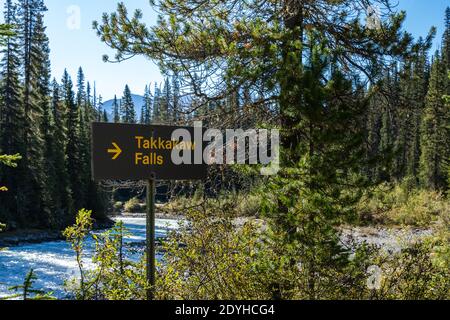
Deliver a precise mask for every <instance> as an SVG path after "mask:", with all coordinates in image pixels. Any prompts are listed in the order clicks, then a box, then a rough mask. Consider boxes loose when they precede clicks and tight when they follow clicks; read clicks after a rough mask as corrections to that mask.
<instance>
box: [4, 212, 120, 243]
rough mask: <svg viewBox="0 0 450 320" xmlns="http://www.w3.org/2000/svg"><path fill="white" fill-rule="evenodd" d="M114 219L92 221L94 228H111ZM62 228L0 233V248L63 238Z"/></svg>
mask: <svg viewBox="0 0 450 320" xmlns="http://www.w3.org/2000/svg"><path fill="white" fill-rule="evenodd" d="M113 225H114V221H113V220H112V219H110V218H108V219H106V220H104V221H97V222H95V223H94V230H104V229H108V228H111V227H112V226H113ZM62 232H63V230H45V229H19V230H13V231H5V232H2V233H0V248H2V247H11V246H19V245H22V244H30V243H42V242H49V241H59V240H64V237H63V235H62Z"/></svg>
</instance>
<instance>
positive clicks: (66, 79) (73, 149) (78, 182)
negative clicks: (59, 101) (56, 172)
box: [62, 70, 83, 216]
mask: <svg viewBox="0 0 450 320" xmlns="http://www.w3.org/2000/svg"><path fill="white" fill-rule="evenodd" d="M62 90H63V94H62V98H63V103H64V108H65V109H66V110H67V123H66V127H67V146H66V154H67V162H66V167H67V174H68V177H69V185H70V191H71V198H72V200H73V203H74V209H75V211H76V210H79V209H81V208H83V184H82V182H83V179H82V176H81V175H80V172H79V170H80V168H82V167H83V162H82V150H81V147H80V141H79V138H80V117H79V109H78V106H77V104H76V103H75V93H74V91H73V82H72V80H71V78H70V76H69V74H68V72H67V70H65V71H64V74H63V78H62ZM72 214H73V216H75V213H72Z"/></svg>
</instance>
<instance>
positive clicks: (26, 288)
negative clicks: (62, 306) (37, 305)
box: [0, 269, 55, 300]
mask: <svg viewBox="0 0 450 320" xmlns="http://www.w3.org/2000/svg"><path fill="white" fill-rule="evenodd" d="M36 280H37V276H36V274H35V273H34V270H33V269H31V270H30V271H29V272H28V273H27V275H26V276H25V279H24V281H23V284H21V285H17V286H13V287H10V288H8V289H9V291H15V292H19V291H20V292H19V293H16V294H12V295H10V296H7V297H5V298H1V299H0V300H11V299H22V300H54V299H55V298H54V297H53V292H45V291H44V290H38V289H34V287H33V286H34V283H35V282H36Z"/></svg>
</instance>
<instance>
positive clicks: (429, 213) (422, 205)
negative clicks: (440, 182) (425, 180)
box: [357, 184, 450, 227]
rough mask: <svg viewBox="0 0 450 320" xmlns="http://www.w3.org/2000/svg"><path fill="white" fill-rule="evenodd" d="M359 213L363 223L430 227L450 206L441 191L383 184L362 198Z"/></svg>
mask: <svg viewBox="0 0 450 320" xmlns="http://www.w3.org/2000/svg"><path fill="white" fill-rule="evenodd" d="M357 210H358V214H359V222H360V223H361V224H387V225H389V224H390V225H409V226H416V227H428V226H430V225H431V224H432V223H433V222H436V221H438V220H439V217H440V216H442V215H444V214H445V213H446V212H448V211H450V203H449V201H448V200H447V199H445V196H444V194H443V193H442V192H439V191H433V190H425V189H411V188H408V187H407V186H405V185H404V184H396V185H391V184H382V185H379V186H377V187H376V188H374V189H373V190H371V192H368V193H367V195H366V196H365V197H363V198H362V199H361V201H360V202H359V204H358V208H357Z"/></svg>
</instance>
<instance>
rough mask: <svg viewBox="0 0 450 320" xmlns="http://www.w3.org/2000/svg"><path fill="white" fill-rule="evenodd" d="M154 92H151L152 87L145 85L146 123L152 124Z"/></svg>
mask: <svg viewBox="0 0 450 320" xmlns="http://www.w3.org/2000/svg"><path fill="white" fill-rule="evenodd" d="M152 103H153V101H152V94H151V92H150V87H149V86H148V85H146V86H145V90H144V119H143V120H144V123H145V124H150V123H151V121H152Z"/></svg>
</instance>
